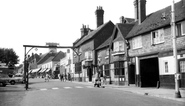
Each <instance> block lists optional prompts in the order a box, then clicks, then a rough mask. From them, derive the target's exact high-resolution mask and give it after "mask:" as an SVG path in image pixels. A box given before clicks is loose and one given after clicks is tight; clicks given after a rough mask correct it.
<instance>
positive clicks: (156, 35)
mask: <svg viewBox="0 0 185 106" xmlns="http://www.w3.org/2000/svg"><path fill="white" fill-rule="evenodd" d="M151 36H152V37H151V38H152V39H151V42H152V45H153V44H159V43H163V42H164V29H159V30H156V31H153V32H151Z"/></svg>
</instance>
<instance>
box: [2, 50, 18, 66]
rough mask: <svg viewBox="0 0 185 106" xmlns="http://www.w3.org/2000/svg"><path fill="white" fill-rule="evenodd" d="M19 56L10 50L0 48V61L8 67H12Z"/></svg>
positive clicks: (16, 62)
mask: <svg viewBox="0 0 185 106" xmlns="http://www.w3.org/2000/svg"><path fill="white" fill-rule="evenodd" d="M18 58H19V56H18V55H17V54H16V53H15V51H14V50H13V49H12V48H10V49H8V48H0V61H1V62H2V63H6V65H7V66H9V67H14V66H15V64H18V62H19V59H18Z"/></svg>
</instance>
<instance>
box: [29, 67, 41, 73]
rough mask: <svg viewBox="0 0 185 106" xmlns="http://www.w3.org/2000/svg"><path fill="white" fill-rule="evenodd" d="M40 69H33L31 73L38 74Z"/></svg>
mask: <svg viewBox="0 0 185 106" xmlns="http://www.w3.org/2000/svg"><path fill="white" fill-rule="evenodd" d="M40 69H41V68H36V69H33V71H32V72H31V73H35V72H38V71H39V70H40Z"/></svg>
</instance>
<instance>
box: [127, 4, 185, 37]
mask: <svg viewBox="0 0 185 106" xmlns="http://www.w3.org/2000/svg"><path fill="white" fill-rule="evenodd" d="M164 16H165V18H164ZM182 20H185V6H183V5H182V1H179V2H178V3H176V4H175V21H176V22H178V21H182ZM170 22H171V6H168V7H166V8H164V9H161V10H159V11H156V12H154V13H152V14H149V15H148V16H147V17H146V19H145V20H144V21H143V22H142V23H141V24H140V25H138V22H137V23H136V24H135V26H134V27H133V29H132V30H131V31H130V32H129V34H128V35H127V37H126V38H131V37H134V36H137V35H140V34H143V33H147V32H149V31H152V30H156V29H159V28H163V27H166V26H169V25H170Z"/></svg>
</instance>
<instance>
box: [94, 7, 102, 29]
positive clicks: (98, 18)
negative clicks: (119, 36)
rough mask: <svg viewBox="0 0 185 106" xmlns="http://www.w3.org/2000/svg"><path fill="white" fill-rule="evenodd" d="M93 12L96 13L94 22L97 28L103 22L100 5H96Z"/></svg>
mask: <svg viewBox="0 0 185 106" xmlns="http://www.w3.org/2000/svg"><path fill="white" fill-rule="evenodd" d="M95 14H96V23H97V28H98V27H99V26H100V25H102V24H103V23H104V22H103V18H104V17H103V15H104V10H103V8H102V7H101V6H99V7H97V9H96V11H95Z"/></svg>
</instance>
